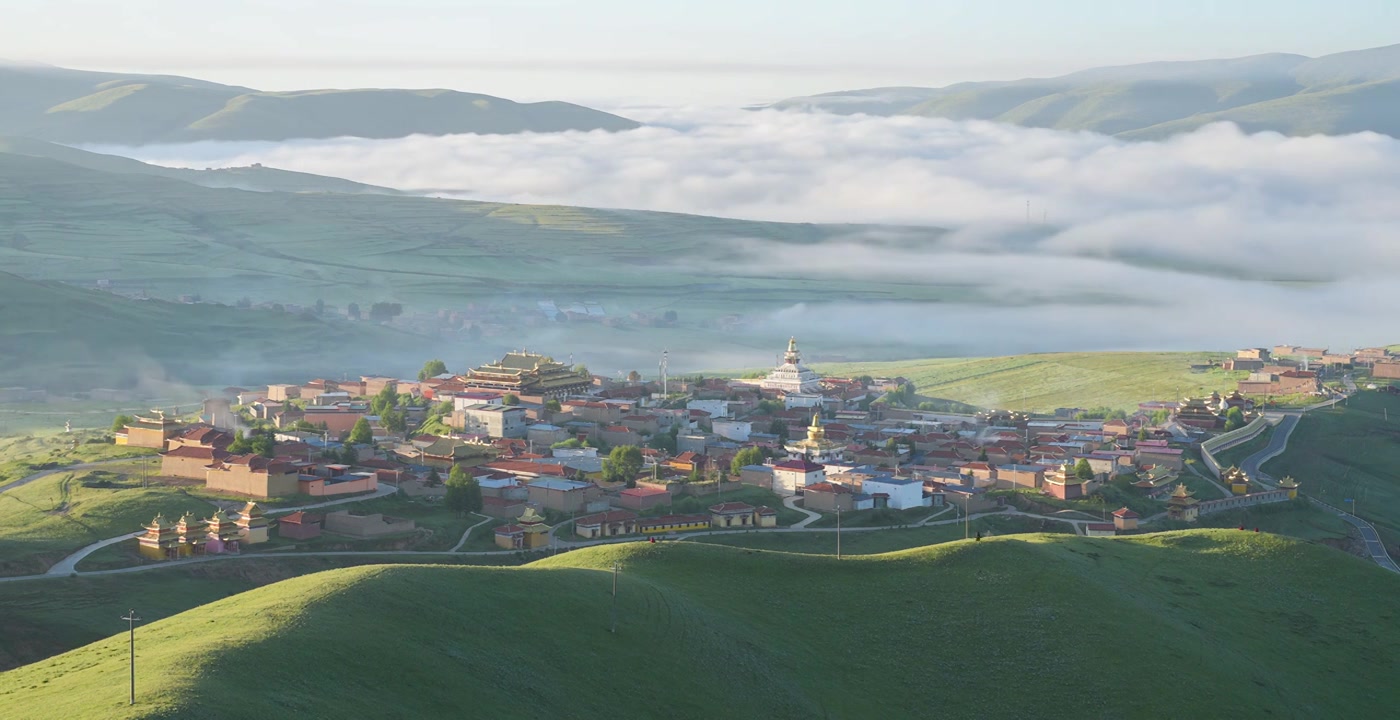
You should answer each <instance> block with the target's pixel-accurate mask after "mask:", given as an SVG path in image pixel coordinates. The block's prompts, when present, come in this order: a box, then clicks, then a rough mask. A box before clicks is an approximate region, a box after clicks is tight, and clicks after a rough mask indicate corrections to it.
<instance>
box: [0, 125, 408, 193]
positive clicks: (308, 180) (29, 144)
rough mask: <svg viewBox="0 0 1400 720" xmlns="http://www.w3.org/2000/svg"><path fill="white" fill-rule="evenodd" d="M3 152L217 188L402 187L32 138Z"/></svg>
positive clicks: (9, 141) (5, 142)
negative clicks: (200, 164) (193, 164)
mask: <svg viewBox="0 0 1400 720" xmlns="http://www.w3.org/2000/svg"><path fill="white" fill-rule="evenodd" d="M0 153H11V154H14V155H29V156H33V157H44V158H50V159H53V160H57V161H59V162H63V163H68V164H69V165H77V166H78V167H84V168H88V169H89V170H98V171H101V172H111V173H128V174H137V175H155V176H159V177H167V178H174V179H176V180H184V181H185V182H190V183H194V184H195V185H202V186H204V187H214V188H240V189H244V190H257V191H262V192H337V193H352V194H353V193H373V194H377V195H398V194H401V193H400V192H399V191H398V190H394V189H391V188H381V187H376V186H374V185H365V184H363V183H357V182H353V181H351V180H342V179H341V178H333V177H325V176H322V175H311V174H308V173H300V172H292V171H290V170H278V169H276V168H269V167H241V168H213V169H207V170H194V169H188V168H168V167H161V166H159V165H149V164H147V163H143V162H140V161H138V160H132V159H131V158H125V157H121V156H119V155H104V154H101V153H94V152H88V151H86V150H79V149H77V148H72V147H68V146H67V145H58V144H55V143H49V142H44V141H42V140H33V139H30V138H6V137H0Z"/></svg>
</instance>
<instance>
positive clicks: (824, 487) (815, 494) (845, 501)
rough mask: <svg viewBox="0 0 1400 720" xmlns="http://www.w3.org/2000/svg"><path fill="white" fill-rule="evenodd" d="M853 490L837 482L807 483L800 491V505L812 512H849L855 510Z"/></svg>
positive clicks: (854, 493) (854, 492)
mask: <svg viewBox="0 0 1400 720" xmlns="http://www.w3.org/2000/svg"><path fill="white" fill-rule="evenodd" d="M856 495H857V493H856V491H855V490H853V489H851V488H849V487H847V486H845V485H841V484H838V483H831V482H822V483H816V484H814V485H808V486H807V488H806V490H805V491H803V493H802V507H804V508H807V509H808V510H811V511H813V512H836V511H837V510H840V511H842V512H850V511H852V510H855V509H856V508H855V497H856Z"/></svg>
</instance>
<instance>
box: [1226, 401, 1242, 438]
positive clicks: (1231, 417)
mask: <svg viewBox="0 0 1400 720" xmlns="http://www.w3.org/2000/svg"><path fill="white" fill-rule="evenodd" d="M1244 425H1245V422H1244V411H1243V410H1241V409H1239V408H1237V407H1232V408H1230V409H1229V410H1226V411H1225V432H1230V431H1231V430H1238V429H1239V428H1242V427H1244Z"/></svg>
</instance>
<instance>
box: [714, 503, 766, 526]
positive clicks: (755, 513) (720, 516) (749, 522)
mask: <svg viewBox="0 0 1400 720" xmlns="http://www.w3.org/2000/svg"><path fill="white" fill-rule="evenodd" d="M764 510H766V511H768V512H766V513H765V512H760V511H764ZM710 524H711V525H713V526H715V527H717V528H749V527H776V526H777V524H778V514H777V513H776V512H774V511H773V510H772V509H771V508H766V507H761V508H756V507H754V506H752V505H750V504H748V503H742V502H727V503H720V504H718V505H711V506H710Z"/></svg>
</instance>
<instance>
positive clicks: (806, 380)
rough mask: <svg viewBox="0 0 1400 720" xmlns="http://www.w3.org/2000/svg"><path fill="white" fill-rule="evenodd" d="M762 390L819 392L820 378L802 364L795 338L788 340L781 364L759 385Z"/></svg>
mask: <svg viewBox="0 0 1400 720" xmlns="http://www.w3.org/2000/svg"><path fill="white" fill-rule="evenodd" d="M760 387H762V388H763V389H764V390H778V391H781V392H784V393H789V394H792V393H797V394H810V393H819V392H821V389H822V379H821V377H820V376H819V375H817V373H816V372H815V371H813V370H812V369H810V368H808V367H807V366H805V365H803V364H802V353H800V352H798V350H797V338H791V339H789V340H788V349H787V352H786V353H784V354H783V364H782V365H779V366H778V367H775V368H773V372H770V373H768V377H767V378H765V379H764V380H763V383H762V384H761V385H760Z"/></svg>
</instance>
